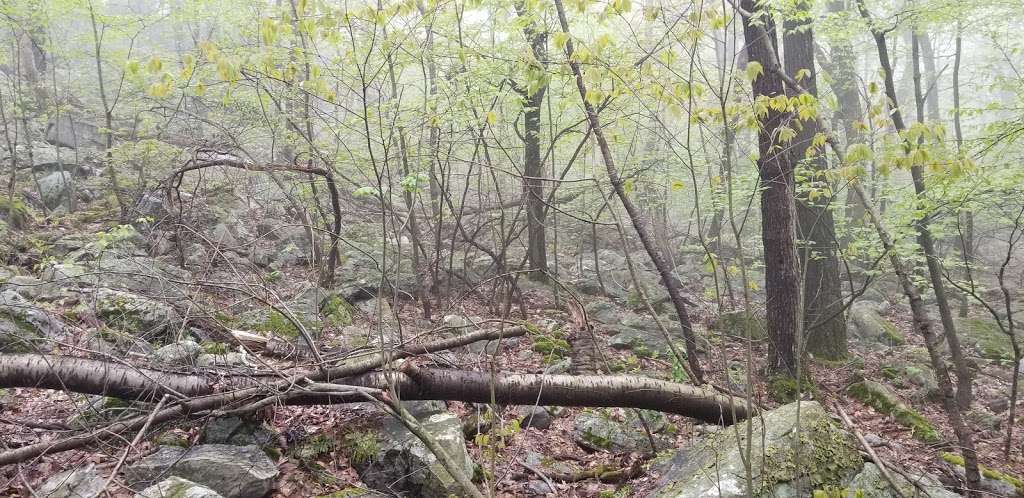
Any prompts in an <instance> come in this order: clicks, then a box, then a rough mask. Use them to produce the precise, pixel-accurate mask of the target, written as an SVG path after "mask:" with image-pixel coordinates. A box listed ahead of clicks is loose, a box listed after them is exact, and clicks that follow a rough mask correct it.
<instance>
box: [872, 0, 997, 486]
mask: <svg viewBox="0 0 1024 498" xmlns="http://www.w3.org/2000/svg"><path fill="white" fill-rule="evenodd" d="M857 8H858V10H859V11H860V14H861V16H862V17H863V18H864V19H865V20H867V21H868V22H869V23H870V22H871V15H870V14H869V13H868V11H867V7H865V6H864V0H857ZM885 33H886V32H885V31H881V30H879V29H876V28H874V27H873V26H872V27H871V34H872V37H873V38H874V40H875V48H876V49H877V50H878V62H879V65H880V66H881V67H882V76H883V78H884V83H885V94H886V97H887V98H888V99H889V101H890V102H889V104H890V106H891V108H892V111H891V115H892V120H893V126H895V127H896V129H897V131H904V130H906V125H905V123H904V122H903V115H902V114H901V112H900V107H899V105H898V100H897V99H896V85H895V83H894V81H893V75H892V64H891V62H890V60H889V47H888V45H887V44H886V39H885ZM919 107H920V106H919ZM919 113H923V110H920V111H919ZM908 145H909V144H908ZM911 175H912V176H913V180H914V190H915V192H916V193H917V195H918V196H919V197H921V196H922V195H923V193H924V187H925V185H924V179H923V176H922V172H921V168H920V167H914V168H912V169H911ZM855 188H857V189H858V194H861V197H862V199H863V200H864V202H865V204H867V202H868V200H867V199H865V198H864V196H863V189H861V188H860V186H859V185H855ZM869 214H870V215H871V217H872V222H873V223H874V224H875V226H876V227H878V232H879V236H880V237H881V239H882V244H883V246H884V247H885V249H886V251H887V252H889V258H890V260H891V261H892V262H893V269H894V270H895V271H896V273H897V276H898V277H899V279H900V282H901V285H902V287H903V292H904V294H906V296H907V299H908V300H909V301H910V310H911V313H912V316H913V319H914V328H915V329H917V330H918V332H919V333H920V334H921V337H923V338H924V340H925V347H927V348H928V355H929V357H930V359H931V363H932V368H933V369H934V370H935V376H936V379H937V381H938V383H939V389H941V391H942V398H943V399H942V401H943V407H944V408H945V410H946V415H947V417H948V418H949V422H950V425H952V426H953V431H954V432H955V433H956V436H957V440H958V442H959V443H960V451H961V454H962V455H963V457H964V470H965V475H966V480H967V494H968V496H977V494H978V493H977V490H978V489H980V483H981V474H980V472H979V470H978V455H977V451H976V449H975V446H974V435H973V433H972V432H971V429H970V428H969V427H967V424H966V423H965V422H964V420H963V411H962V409H961V406H962V404H961V393H962V386H958V387H959V388H958V389H957V390H956V391H954V388H953V385H952V381H951V380H950V377H949V371H948V369H947V368H946V359H945V358H944V357H943V355H942V354H941V352H940V351H939V343H940V342H941V340H940V339H939V337H937V335H936V334H935V332H934V330H933V323H932V320H931V318H930V317H929V316H928V311H927V310H926V309H925V306H924V300H923V299H921V295H920V293H919V292H918V290H917V287H916V286H915V285H914V283H913V281H912V280H911V277H910V275H909V272H908V269H907V268H906V266H904V265H903V263H902V261H901V259H900V257H899V255H898V253H897V252H896V248H895V244H894V242H893V241H892V239H891V237H890V236H889V234H888V232H887V231H885V230H884V229H883V228H882V222H881V216H880V215H879V214H878V213H875V212H873V211H872V210H869ZM915 225H916V227H915V228H917V230H918V242H919V243H920V244H921V247H922V249H923V250H924V252H925V257H926V259H927V261H928V272H929V276H931V277H932V283H933V284H934V283H935V277H936V276H938V277H939V279H940V280H939V282H938V283H939V284H940V285H938V286H937V287H936V289H935V291H936V295H939V294H942V295H943V298H944V297H945V294H944V293H943V292H941V290H942V289H943V287H942V286H941V284H942V281H941V274H940V272H939V268H938V261H937V259H936V258H935V257H934V256H935V253H934V243H933V242H932V240H931V233H930V232H929V230H928V225H927V223H926V220H924V219H922V220H920V221H918V222H917V223H916V224H915ZM940 311H941V309H940ZM948 312H949V307H948V303H947V306H946V314H947V315H948V314H949V313H948ZM948 318H949V320H950V321H952V317H948ZM946 319H947V317H946V316H943V325H945V322H946ZM945 335H946V340H947V342H948V343H949V348H950V350H951V352H952V354H953V359H954V365H955V366H956V367H957V369H958V374H959V368H961V365H963V366H964V367H966V365H964V364H962V363H961V364H956V363H955V362H956V361H957V358H959V359H960V361H963V354H962V351H961V350H960V344H959V341H958V340H957V337H956V330H955V329H952V328H950V329H945ZM951 337H952V341H950V338H951ZM958 380H960V382H959V384H963V383H964V382H963V381H964V380H967V383H968V384H969V382H970V380H969V377H966V378H960V379H958ZM968 389H969V387H968ZM968 400H969V398H968Z"/></svg>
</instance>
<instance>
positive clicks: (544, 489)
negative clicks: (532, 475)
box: [526, 480, 555, 496]
mask: <svg viewBox="0 0 1024 498" xmlns="http://www.w3.org/2000/svg"><path fill="white" fill-rule="evenodd" d="M554 492H555V490H553V489H551V486H548V483H546V482H544V481H538V480H531V481H528V482H527V483H526V494H527V496H547V495H549V494H551V493H554Z"/></svg>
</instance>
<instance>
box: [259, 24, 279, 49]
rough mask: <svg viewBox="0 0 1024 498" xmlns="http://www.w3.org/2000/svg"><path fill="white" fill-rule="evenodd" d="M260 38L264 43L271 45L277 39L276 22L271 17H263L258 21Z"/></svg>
mask: <svg viewBox="0 0 1024 498" xmlns="http://www.w3.org/2000/svg"><path fill="white" fill-rule="evenodd" d="M260 39H262V40H263V44H264V45H273V44H274V41H276V40H277V23H276V22H274V20H273V19H269V18H268V19H264V20H263V22H261V23H260Z"/></svg>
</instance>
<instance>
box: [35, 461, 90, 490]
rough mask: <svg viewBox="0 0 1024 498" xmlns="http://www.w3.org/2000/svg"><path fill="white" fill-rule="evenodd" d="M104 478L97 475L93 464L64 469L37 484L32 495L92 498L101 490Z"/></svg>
mask: <svg viewBox="0 0 1024 498" xmlns="http://www.w3.org/2000/svg"><path fill="white" fill-rule="evenodd" d="M104 484H106V480H105V479H103V478H102V477H100V476H99V474H97V473H96V470H94V468H93V465H92V464H89V465H87V466H85V467H82V468H79V469H72V470H66V471H64V472H61V473H59V474H57V475H55V476H53V477H50V478H49V479H47V480H46V482H44V483H43V485H42V486H39V488H38V489H36V490H35V491H36V492H35V495H34V496H38V497H40V498H93V497H96V496H99V495H100V493H102V492H103V486H104Z"/></svg>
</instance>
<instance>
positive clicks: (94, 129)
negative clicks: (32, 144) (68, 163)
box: [44, 114, 105, 155]
mask: <svg viewBox="0 0 1024 498" xmlns="http://www.w3.org/2000/svg"><path fill="white" fill-rule="evenodd" d="M44 137H45V138H44V139H45V140H46V143H48V144H51V145H56V146H60V147H70V148H72V149H77V148H78V147H82V146H93V147H95V146H101V145H103V144H104V143H105V139H104V137H103V135H102V134H101V133H100V129H99V127H98V126H96V125H94V124H91V123H87V122H84V121H79V120H77V119H75V118H73V117H71V116H69V115H67V114H64V115H62V116H60V119H56V120H54V119H51V120H50V122H49V123H47V124H46V133H45V134H44ZM68 155H70V154H68Z"/></svg>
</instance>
